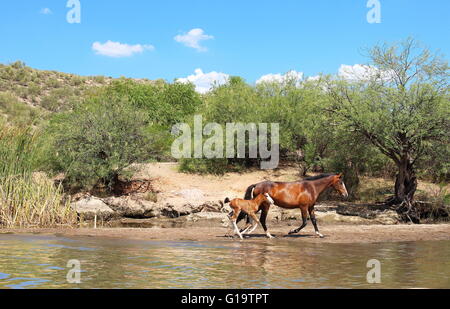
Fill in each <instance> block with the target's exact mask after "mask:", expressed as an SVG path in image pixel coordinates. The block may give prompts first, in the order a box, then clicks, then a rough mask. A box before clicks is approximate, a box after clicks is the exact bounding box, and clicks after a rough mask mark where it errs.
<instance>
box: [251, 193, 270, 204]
mask: <svg viewBox="0 0 450 309" xmlns="http://www.w3.org/2000/svg"><path fill="white" fill-rule="evenodd" d="M255 201H256V203H258V204H259V205H261V204H262V203H269V204H275V202H274V201H273V199H272V198H271V197H270V195H269V193H264V194H260V195H258V196H257V197H256V198H255Z"/></svg>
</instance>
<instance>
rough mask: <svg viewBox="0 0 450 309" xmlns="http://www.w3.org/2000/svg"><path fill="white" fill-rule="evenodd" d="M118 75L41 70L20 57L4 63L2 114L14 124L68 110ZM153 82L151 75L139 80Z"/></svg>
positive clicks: (0, 80)
mask: <svg viewBox="0 0 450 309" xmlns="http://www.w3.org/2000/svg"><path fill="white" fill-rule="evenodd" d="M113 80H114V79H113V78H111V77H105V76H80V75H75V74H69V73H61V72H56V71H44V70H37V69H33V68H30V67H28V66H26V65H25V64H24V63H23V62H21V61H17V62H14V63H12V64H9V65H5V64H0V116H1V117H3V118H5V119H6V121H8V122H12V123H14V124H18V125H20V124H23V123H24V122H29V120H30V119H33V118H36V117H35V116H42V117H37V118H45V114H48V113H49V112H60V111H64V110H68V109H70V108H71V107H73V106H74V105H75V104H77V103H78V102H79V101H80V100H81V99H82V98H83V96H84V94H85V93H86V92H88V91H92V90H93V89H95V88H98V87H102V86H106V85H108V84H110V83H111V81H113ZM138 81H140V82H143V83H151V82H152V81H150V80H147V79H142V80H138Z"/></svg>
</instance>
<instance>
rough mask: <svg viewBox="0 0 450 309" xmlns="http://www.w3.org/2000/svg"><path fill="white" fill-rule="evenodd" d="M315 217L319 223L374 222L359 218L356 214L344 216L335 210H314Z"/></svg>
mask: <svg viewBox="0 0 450 309" xmlns="http://www.w3.org/2000/svg"><path fill="white" fill-rule="evenodd" d="M316 218H317V220H318V221H319V224H320V223H322V222H326V223H349V224H371V223H375V222H373V221H372V220H370V219H365V218H361V217H358V216H344V215H340V214H338V213H336V211H328V212H316Z"/></svg>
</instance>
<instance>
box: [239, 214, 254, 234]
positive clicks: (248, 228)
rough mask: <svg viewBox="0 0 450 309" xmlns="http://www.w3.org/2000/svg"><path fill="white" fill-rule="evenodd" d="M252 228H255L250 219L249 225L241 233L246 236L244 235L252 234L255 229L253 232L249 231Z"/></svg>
mask: <svg viewBox="0 0 450 309" xmlns="http://www.w3.org/2000/svg"><path fill="white" fill-rule="evenodd" d="M252 226H253V220H252V219H251V218H250V217H249V220H248V223H247V225H246V226H245V228H243V229H242V230H241V233H242V234H243V235H244V234H251V233H252V232H253V229H252V230H251V231H249V230H250V229H251V228H252Z"/></svg>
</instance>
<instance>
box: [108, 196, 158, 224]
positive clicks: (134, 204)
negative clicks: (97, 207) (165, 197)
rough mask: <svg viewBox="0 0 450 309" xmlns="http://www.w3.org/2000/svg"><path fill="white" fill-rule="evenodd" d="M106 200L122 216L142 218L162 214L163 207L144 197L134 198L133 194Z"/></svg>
mask: <svg viewBox="0 0 450 309" xmlns="http://www.w3.org/2000/svg"><path fill="white" fill-rule="evenodd" d="M104 201H105V203H106V204H107V205H108V206H109V207H110V208H111V209H112V210H114V211H115V213H116V214H117V215H118V216H121V217H127V218H140V219H142V218H154V217H159V216H160V215H161V208H160V207H159V206H158V204H156V203H153V202H149V201H146V200H143V199H133V198H132V197H131V196H122V197H109V198H106V199H104Z"/></svg>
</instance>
